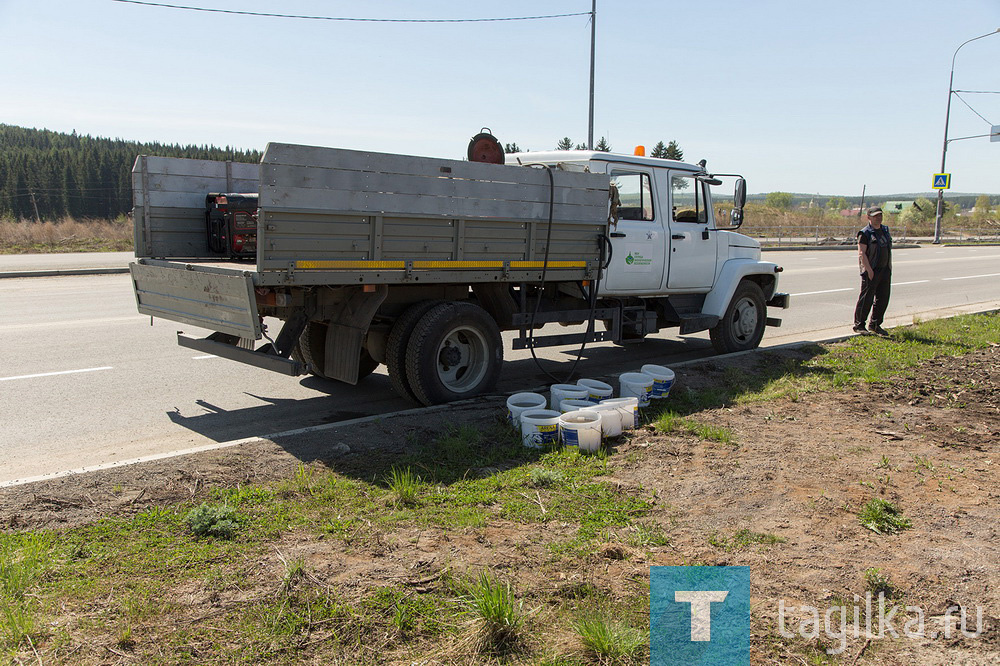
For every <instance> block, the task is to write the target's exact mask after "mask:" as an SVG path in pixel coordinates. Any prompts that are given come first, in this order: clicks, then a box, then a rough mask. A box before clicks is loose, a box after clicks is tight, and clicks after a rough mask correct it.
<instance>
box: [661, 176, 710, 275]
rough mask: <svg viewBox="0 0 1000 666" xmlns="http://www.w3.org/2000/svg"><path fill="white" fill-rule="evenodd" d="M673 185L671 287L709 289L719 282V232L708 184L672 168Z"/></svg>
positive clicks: (671, 198)
mask: <svg viewBox="0 0 1000 666" xmlns="http://www.w3.org/2000/svg"><path fill="white" fill-rule="evenodd" d="M667 180H668V182H669V188H670V214H669V215H670V219H669V221H668V226H669V231H668V232H667V233H668V234H669V235H670V238H669V242H670V258H669V263H670V270H669V272H668V275H667V288H668V289H671V290H675V289H690V290H691V291H709V290H711V288H712V285H713V284H714V283H715V267H716V255H717V249H718V245H719V232H718V231H716V229H715V220H714V218H713V213H712V206H711V199H710V198H709V196H710V195H709V192H708V185H707V184H706V183H704V182H702V181H700V180H698V179H697V178H695V177H694V175H693V174H688V173H682V172H677V171H672V172H670V174H669V177H668V179H667Z"/></svg>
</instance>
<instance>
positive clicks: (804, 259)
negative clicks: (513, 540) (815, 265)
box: [802, 257, 819, 261]
mask: <svg viewBox="0 0 1000 666" xmlns="http://www.w3.org/2000/svg"><path fill="white" fill-rule="evenodd" d="M818 258H819V257H803V258H802V261H816V259H818Z"/></svg>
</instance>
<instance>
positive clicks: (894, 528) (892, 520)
mask: <svg viewBox="0 0 1000 666" xmlns="http://www.w3.org/2000/svg"><path fill="white" fill-rule="evenodd" d="M858 520H860V521H861V524H862V525H863V526H864V527H866V528H868V529H870V530H871V531H872V532H875V533H876V534H896V533H897V532H901V531H903V530H906V529H909V528H910V527H912V522H911V521H910V519H909V518H907V517H906V516H904V515H903V514H902V513H901V512H900V511H899V509H897V508H896V506H895V505H894V504H892V502H889V501H887V500H884V499H882V498H881V497H873V498H872V499H870V500H868V501H867V502H865V504H864V506H862V507H861V511H860V512H859V513H858Z"/></svg>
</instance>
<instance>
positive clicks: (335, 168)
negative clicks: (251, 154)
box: [258, 144, 608, 284]
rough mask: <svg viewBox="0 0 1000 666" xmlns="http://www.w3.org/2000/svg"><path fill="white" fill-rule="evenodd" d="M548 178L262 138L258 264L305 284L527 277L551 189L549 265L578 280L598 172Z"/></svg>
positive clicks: (600, 196)
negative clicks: (265, 145)
mask: <svg viewBox="0 0 1000 666" xmlns="http://www.w3.org/2000/svg"><path fill="white" fill-rule="evenodd" d="M553 179H554V187H551V188H550V183H549V177H548V174H546V173H545V171H544V170H542V169H531V168H526V167H513V166H504V165H495V164H480V163H475V162H464V161H459V160H447V159H436V158H428V157H410V156H406V155H392V154H384V153H368V152H359V151H351V150H340V149H333V148H313V147H308V146H297V145H286V144H270V145H269V146H268V148H267V150H266V151H265V153H264V157H263V160H262V162H261V187H260V208H261V215H260V236H259V238H258V248H259V249H258V269H259V270H260V271H261V273H262V274H263V275H266V274H268V273H269V272H271V271H286V272H288V271H291V272H292V273H293V274H294V275H295V276H296V277H294V278H293V280H294V282H295V283H305V284H358V283H359V282H390V283H391V282H408V281H416V280H421V279H422V280H424V281H430V282H445V281H448V280H449V279H450V278H449V275H451V276H452V277H453V278H454V280H455V281H457V282H461V281H494V280H500V281H515V280H522V279H537V276H538V271H539V270H540V269H541V265H542V264H541V261H542V259H543V257H544V256H545V240H546V236H547V234H548V215H549V200H550V196H551V197H552V199H553V202H554V205H553V210H552V213H553V227H552V230H551V244H552V247H551V248H550V249H549V261H550V269H551V270H553V271H557V272H558V275H559V276H560V277H561V278H562V279H571V280H572V279H583V278H584V277H585V275H586V274H587V271H588V270H591V269H592V267H593V266H594V265H595V263H596V260H597V255H598V245H597V237H598V235H599V234H601V233H602V232H603V231H604V229H605V227H606V225H607V210H608V177H607V176H606V175H598V174H588V173H579V172H564V171H559V170H556V171H554V172H553ZM588 263H589V264H590V266H589V267H588ZM550 276H552V278H553V279H555V276H556V274H555V273H550ZM263 282H264V283H265V284H266V283H270V282H271V280H269V279H268V278H267V277H264V278H263Z"/></svg>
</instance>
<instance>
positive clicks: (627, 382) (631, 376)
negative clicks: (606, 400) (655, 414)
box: [618, 372, 655, 407]
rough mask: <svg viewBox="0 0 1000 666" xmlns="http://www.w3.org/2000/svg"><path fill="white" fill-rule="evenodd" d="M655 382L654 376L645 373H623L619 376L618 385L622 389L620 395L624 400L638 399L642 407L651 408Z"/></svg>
mask: <svg viewBox="0 0 1000 666" xmlns="http://www.w3.org/2000/svg"><path fill="white" fill-rule="evenodd" d="M654 381H655V380H654V379H653V376H652V375H647V374H646V373H645V372H623V373H622V374H621V375H619V376H618V384H619V386H620V387H621V390H620V391H619V392H618V395H620V396H621V397H623V398H638V399H639V406H640V407H649V398H650V396H652V395H653V382H654Z"/></svg>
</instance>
